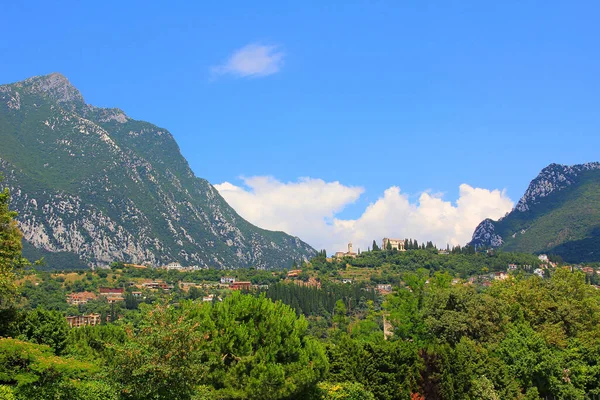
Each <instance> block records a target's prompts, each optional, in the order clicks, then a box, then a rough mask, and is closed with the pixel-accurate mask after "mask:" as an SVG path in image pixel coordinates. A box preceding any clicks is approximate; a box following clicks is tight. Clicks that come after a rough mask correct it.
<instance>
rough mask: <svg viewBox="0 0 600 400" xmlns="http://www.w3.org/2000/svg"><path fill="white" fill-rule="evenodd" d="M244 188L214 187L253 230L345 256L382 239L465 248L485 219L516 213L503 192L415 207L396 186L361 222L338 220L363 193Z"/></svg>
mask: <svg viewBox="0 0 600 400" xmlns="http://www.w3.org/2000/svg"><path fill="white" fill-rule="evenodd" d="M244 185H245V187H241V186H236V185H233V184H231V183H229V182H225V183H222V184H220V185H215V187H216V188H217V190H219V192H220V193H221V195H222V196H223V197H224V198H225V200H227V202H228V203H229V204H230V205H231V206H232V207H233V208H234V209H235V210H236V211H237V212H238V213H239V214H240V215H241V216H242V217H244V218H246V219H247V220H248V221H250V222H252V223H253V224H256V225H258V226H260V227H262V228H265V229H272V230H281V231H284V232H287V233H290V234H292V235H295V236H298V237H300V238H301V239H303V240H304V241H306V242H307V243H309V244H310V245H312V246H313V247H315V248H317V249H321V248H324V249H327V251H328V253H333V252H335V251H338V250H344V249H345V248H346V244H347V243H348V242H349V241H352V242H353V244H354V248H355V249H356V248H360V249H366V248H367V246H371V243H372V241H373V239H376V240H377V241H378V244H380V241H381V238H383V237H394V238H415V239H418V240H419V241H427V240H431V241H433V242H434V243H435V244H437V245H438V246H445V245H446V244H447V243H448V244H450V245H456V244H461V245H464V244H465V243H467V242H468V241H469V240H470V239H471V235H472V233H473V231H474V229H475V227H476V226H477V224H479V223H480V222H481V221H482V220H483V219H485V218H493V219H497V218H499V217H501V216H503V215H504V214H506V213H507V212H508V211H510V210H511V209H512V207H513V202H512V200H511V199H510V198H508V197H507V196H506V193H505V192H504V191H500V190H487V189H480V188H473V187H471V186H469V185H467V184H462V185H460V187H459V198H458V200H457V201H456V202H455V203H452V202H450V201H445V200H444V199H443V196H442V195H441V194H431V193H428V192H424V193H421V195H420V196H419V198H418V200H417V201H414V202H411V200H410V198H409V196H408V195H406V194H403V193H402V192H401V191H400V188H398V187H396V186H392V187H390V188H389V189H387V190H386V191H385V192H384V193H383V196H381V197H380V198H379V199H378V200H377V201H376V202H374V203H371V204H370V205H369V206H367V207H366V209H365V210H364V212H363V213H362V215H360V216H359V217H358V218H357V219H350V220H343V219H338V218H336V214H338V213H339V212H340V211H342V210H343V209H344V207H345V206H347V205H349V204H351V203H354V202H355V201H356V200H358V198H359V197H360V196H361V194H362V193H363V192H364V190H363V189H362V188H360V187H349V186H344V185H342V184H340V183H339V182H324V181H323V180H321V179H310V178H302V179H300V180H299V181H298V182H288V183H283V182H280V181H277V180H276V179H274V178H270V177H253V178H246V179H244Z"/></svg>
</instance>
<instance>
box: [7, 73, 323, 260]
mask: <svg viewBox="0 0 600 400" xmlns="http://www.w3.org/2000/svg"><path fill="white" fill-rule="evenodd" d="M0 142H1V143H3V145H2V146H0V173H2V174H3V175H4V176H5V182H4V184H6V185H7V186H8V187H9V188H10V189H11V192H12V195H13V207H14V208H16V210H17V211H19V218H18V220H19V224H20V226H21V229H22V230H23V233H24V237H25V240H26V241H27V243H28V244H29V245H30V246H28V247H29V248H32V249H36V250H38V251H39V252H41V253H38V254H42V255H44V256H46V257H47V258H48V259H49V260H52V259H53V258H52V256H53V255H57V254H62V255H64V254H69V255H73V256H75V258H73V257H70V258H62V259H57V261H55V262H56V263H61V262H62V263H63V264H64V263H67V264H68V263H74V262H77V261H73V260H74V259H75V260H80V261H78V262H81V263H85V264H87V265H92V266H95V265H105V264H107V263H110V262H112V261H115V260H122V261H125V262H134V263H147V264H151V265H154V266H157V265H161V264H165V263H168V262H171V261H179V262H181V263H182V264H184V265H206V266H214V267H221V268H236V267H247V266H257V267H264V268H275V267H286V266H289V265H290V264H291V263H292V260H294V259H301V258H306V257H310V256H312V255H314V254H315V252H314V250H313V249H312V248H311V247H310V246H308V245H307V244H306V243H304V242H302V241H301V240H299V239H298V238H295V237H291V236H289V235H286V234H284V233H283V232H271V231H266V230H262V229H260V228H257V227H255V226H253V225H251V224H250V223H248V222H247V221H245V220H244V219H242V218H241V217H240V216H239V215H237V213H236V212H235V211H234V210H233V209H232V208H231V207H229V205H228V204H227V203H226V202H225V201H224V200H223V198H222V197H221V196H220V195H219V193H218V192H217V191H216V189H214V188H213V186H212V185H211V184H210V183H208V182H207V181H206V180H203V179H200V178H197V177H195V176H194V174H193V173H192V171H191V169H190V168H189V166H188V164H187V162H186V160H185V159H184V158H183V157H182V156H181V154H180V152H179V148H178V146H177V144H176V142H175V141H174V139H173V137H172V136H171V134H170V133H169V132H168V131H166V130H165V129H162V128H159V127H156V126H154V125H152V124H150V123H147V122H143V121H136V120H133V119H131V118H129V117H127V115H125V113H124V112H123V111H121V110H119V109H103V108H97V107H94V106H91V105H88V104H86V103H85V101H84V100H83V97H82V96H81V93H80V92H79V91H78V90H77V89H76V88H75V87H73V86H72V85H71V84H70V83H69V81H68V80H67V79H66V78H65V77H63V76H62V75H60V74H51V75H47V76H42V77H34V78H29V79H27V80H25V81H23V82H18V83H15V84H11V85H2V86H0ZM26 248H27V247H26ZM67 259H68V260H69V261H64V260H67ZM61 260H62V261H61ZM55 266H56V267H69V266H72V265H55Z"/></svg>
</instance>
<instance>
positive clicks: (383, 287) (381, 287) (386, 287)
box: [377, 283, 392, 294]
mask: <svg viewBox="0 0 600 400" xmlns="http://www.w3.org/2000/svg"><path fill="white" fill-rule="evenodd" d="M377 291H378V292H379V293H381V294H388V293H391V292H392V285H390V284H389V283H380V284H378V285H377Z"/></svg>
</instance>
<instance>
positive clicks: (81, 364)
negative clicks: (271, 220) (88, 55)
mask: <svg viewBox="0 0 600 400" xmlns="http://www.w3.org/2000/svg"><path fill="white" fill-rule="evenodd" d="M8 204H9V193H8V192H7V191H4V192H1V193H0V399H2V400H7V399H29V400H35V399H83V400H96V399H115V400H117V399H123V400H124V399H131V400H137V399H139V400H141V399H194V400H200V399H315V400H317V399H349V400H350V399H354V400H360V399H386V400H387V399H411V400H416V399H456V400H458V399H473V400H474V399H490V400H491V399H528V400H529V399H582V400H583V399H596V398H600V365H599V361H600V294H599V292H598V289H597V288H596V286H595V280H596V279H597V278H596V276H597V274H596V270H594V271H593V275H592V276H591V277H590V276H589V275H588V274H585V273H583V272H581V271H578V270H577V269H574V268H571V267H569V268H562V267H557V268H553V269H546V270H545V273H544V275H543V277H541V276H537V275H535V274H533V273H532V269H534V268H537V267H538V266H539V260H538V259H537V257H535V256H533V255H526V254H512V253H500V252H498V253H493V252H485V253H475V252H474V251H473V250H472V249H468V248H467V249H453V250H451V251H450V252H449V254H447V255H440V254H438V253H437V251H436V249H435V248H433V247H432V246H427V245H425V246H423V245H421V246H419V248H418V249H417V248H412V249H409V251H406V252H396V251H390V250H389V249H372V250H371V251H369V252H364V253H362V254H361V255H360V256H359V257H357V258H346V259H340V260H335V259H334V260H332V259H327V257H326V256H325V254H323V253H320V254H319V255H318V256H317V257H315V258H314V259H313V260H311V262H309V263H299V265H298V268H299V269H301V271H302V272H301V273H299V274H298V276H297V277H296V278H295V279H289V278H288V275H287V272H286V271H278V272H270V271H258V270H251V269H243V270H239V271H227V272H228V273H231V274H232V275H236V276H237V277H238V278H239V279H243V280H248V281H249V282H251V283H253V284H255V285H256V289H254V290H251V291H245V292H240V291H231V290H227V289H223V288H218V282H217V281H218V280H219V278H220V277H221V276H222V275H223V271H215V270H204V271H195V272H189V273H185V274H183V273H179V272H177V271H164V270H155V269H140V270H134V269H128V268H126V266H124V265H122V264H119V263H116V264H115V265H114V266H113V268H112V269H111V270H99V271H93V272H92V271H78V272H72V273H69V274H63V273H58V272H57V273H51V272H48V271H41V270H38V269H37V268H36V267H35V266H32V265H31V264H30V263H29V262H28V261H27V260H24V259H23V258H22V256H21V235H20V232H19V230H18V228H17V226H16V224H15V222H14V216H15V215H14V213H12V212H10V211H9V208H8ZM508 264H511V265H515V266H518V268H517V269H516V270H514V271H513V272H511V273H510V275H508V276H507V277H506V278H503V279H501V280H495V279H489V275H490V274H492V273H494V272H499V271H506V269H507V265H508ZM470 277H476V278H477V279H474V280H469V279H468V278H470ZM136 279H139V280H140V281H141V280H144V279H145V280H164V281H165V282H166V283H172V289H171V290H169V291H168V292H166V291H165V292H161V291H154V292H151V291H148V292H147V293H146V292H144V296H143V298H141V299H137V298H134V297H133V296H132V289H131V288H130V287H128V286H127V285H128V282H131V281H135V280H136ZM342 280H345V281H346V282H348V283H342ZM483 280H485V281H483ZM178 281H189V282H204V283H205V284H204V285H205V286H198V287H196V286H193V288H190V289H188V290H184V289H182V287H180V285H178V284H177V282H178ZM350 281H351V282H350ZM206 282H209V284H206ZM211 282H213V283H211ZM482 282H484V283H486V284H485V285H484V284H481V283H482ZM377 284H389V285H391V286H392V287H393V290H389V291H388V290H385V291H384V292H381V291H378V290H376V288H377ZM210 285H213V286H210ZM102 286H114V287H116V286H122V287H125V286H127V288H126V290H125V292H124V293H125V299H124V301H122V302H120V303H112V304H109V303H108V302H106V301H105V300H100V299H98V300H94V301H90V302H89V303H87V304H80V305H78V306H74V305H70V304H67V302H66V300H65V296H66V294H68V293H70V292H77V293H80V292H84V291H93V290H96V289H98V288H99V287H102ZM213 287H214V288H215V289H211V288H213ZM211 290H214V292H212V293H209V292H210V291H211ZM209 294H212V295H214V296H213V297H211V298H212V301H202V300H203V299H202V297H206V296H207V295H209ZM89 312H98V313H101V314H102V318H101V319H102V323H101V324H98V325H95V326H84V327H79V328H70V327H69V325H68V324H67V321H66V319H65V315H71V314H81V313H89Z"/></svg>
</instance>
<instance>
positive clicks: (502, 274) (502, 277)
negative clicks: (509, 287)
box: [494, 272, 509, 281]
mask: <svg viewBox="0 0 600 400" xmlns="http://www.w3.org/2000/svg"><path fill="white" fill-rule="evenodd" d="M508 278H509V275H508V274H507V273H506V272H496V273H494V279H495V280H497V281H503V280H505V279H508Z"/></svg>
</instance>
